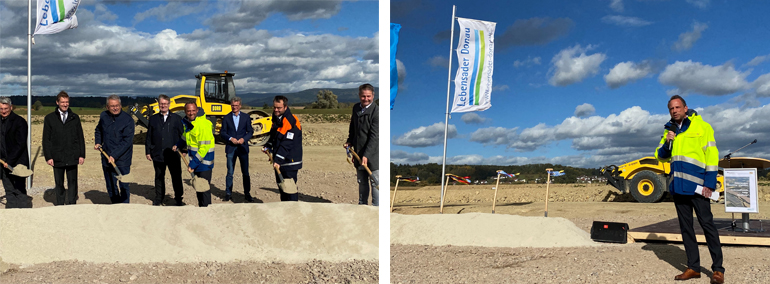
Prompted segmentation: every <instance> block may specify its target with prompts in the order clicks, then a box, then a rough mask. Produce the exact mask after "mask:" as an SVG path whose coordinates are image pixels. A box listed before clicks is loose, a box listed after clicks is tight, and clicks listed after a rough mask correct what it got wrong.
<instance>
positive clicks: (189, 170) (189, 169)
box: [187, 167, 195, 173]
mask: <svg viewBox="0 0 770 284" xmlns="http://www.w3.org/2000/svg"><path fill="white" fill-rule="evenodd" d="M187 171H188V172H190V173H192V172H194V171H195V170H193V169H192V168H191V167H187Z"/></svg>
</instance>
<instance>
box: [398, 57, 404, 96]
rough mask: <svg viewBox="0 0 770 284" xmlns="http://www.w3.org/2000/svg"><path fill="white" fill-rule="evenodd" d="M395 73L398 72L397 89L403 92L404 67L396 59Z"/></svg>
mask: <svg viewBox="0 0 770 284" xmlns="http://www.w3.org/2000/svg"><path fill="white" fill-rule="evenodd" d="M396 71H397V72H398V89H399V90H405V89H406V88H405V87H406V86H404V79H406V66H404V63H403V62H401V60H398V59H396Z"/></svg>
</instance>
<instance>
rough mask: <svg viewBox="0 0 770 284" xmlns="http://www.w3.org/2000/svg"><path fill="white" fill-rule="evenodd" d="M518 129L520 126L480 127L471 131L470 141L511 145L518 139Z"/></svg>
mask: <svg viewBox="0 0 770 284" xmlns="http://www.w3.org/2000/svg"><path fill="white" fill-rule="evenodd" d="M516 130H518V128H513V129H508V128H505V127H487V128H479V129H477V130H476V131H474V132H473V133H471V138H470V141H473V142H478V143H481V144H484V145H509V144H511V143H512V142H513V141H514V140H515V139H516Z"/></svg>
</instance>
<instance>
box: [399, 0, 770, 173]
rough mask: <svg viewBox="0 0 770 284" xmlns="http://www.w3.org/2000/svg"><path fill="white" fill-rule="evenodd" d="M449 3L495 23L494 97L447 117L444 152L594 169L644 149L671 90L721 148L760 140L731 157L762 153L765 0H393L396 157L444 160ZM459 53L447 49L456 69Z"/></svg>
mask: <svg viewBox="0 0 770 284" xmlns="http://www.w3.org/2000/svg"><path fill="white" fill-rule="evenodd" d="M452 4H455V5H457V16H458V17H464V18H472V19H479V20H485V21H492V22H496V23H497V27H496V31H495V62H494V64H495V67H494V76H493V81H494V82H493V85H494V91H493V92H492V107H491V108H490V109H488V110H486V111H483V112H473V113H454V114H453V115H452V118H451V119H450V120H449V125H450V134H451V135H450V137H453V138H451V139H449V143H448V149H447V159H448V161H449V163H452V164H505V165H508V164H529V163H559V164H563V165H569V166H579V167H599V166H604V165H609V164H621V163H623V162H627V161H631V160H634V159H637V158H640V157H643V156H649V155H651V154H652V153H653V150H654V148H655V147H656V146H657V144H658V141H659V139H660V137H661V134H662V132H663V130H662V129H663V128H662V126H663V124H664V123H665V122H666V121H668V120H669V119H670V117H669V116H668V113H667V109H666V102H667V101H668V98H669V97H670V96H671V95H673V94H681V95H683V96H684V97H685V99H686V101H687V104H688V106H689V107H690V108H695V109H696V110H699V112H700V113H701V115H702V116H703V117H704V119H705V120H706V121H708V122H710V123H711V124H712V126H713V128H714V129H715V131H716V140H717V145H718V148H719V149H720V152H721V154H722V155H724V154H727V153H729V151H730V150H736V149H737V148H740V147H741V146H743V145H745V144H747V143H749V142H750V141H752V140H753V139H758V140H759V142H758V143H757V144H756V145H753V146H751V147H748V148H746V149H745V150H742V151H741V154H739V155H737V156H747V155H753V156H758V157H763V158H770V151H769V150H768V147H767V146H768V145H770V141H768V140H767V137H770V136H768V134H769V133H770V123H768V122H767V120H768V119H767V118H768V117H770V107H767V104H768V103H769V102H770V99H769V97H770V49H768V47H767V46H768V40H767V39H768V38H770V21H767V20H766V17H765V15H767V14H768V13H770V6H768V5H766V3H764V2H762V1H740V3H738V2H736V1H709V0H686V1H685V0H671V1H636V0H633V1H632V0H606V1H597V0H592V1H452V2H451V3H450V2H446V1H431V0H421V1H391V22H393V23H398V24H401V25H402V29H401V33H400V37H399V45H398V55H397V56H396V57H397V59H398V60H399V61H400V63H399V64H400V65H401V66H400V67H403V68H401V69H400V70H399V77H400V80H401V82H400V86H401V89H400V91H399V94H398V98H397V100H396V104H395V107H394V109H393V110H392V111H391V119H392V121H391V139H392V140H391V142H392V144H391V160H392V161H393V162H395V163H410V164H415V163H427V162H438V163H441V155H442V147H443V144H442V143H443V122H444V113H445V108H446V87H447V81H446V80H447V68H446V66H447V63H448V60H447V56H448V54H449V29H450V26H449V23H450V18H451V15H452ZM458 27H459V26H458V25H457V24H456V23H455V29H457V28H458ZM456 43H457V34H455V41H454V45H455V46H454V47H452V48H453V49H454V48H456ZM456 62H457V58H456V56H455V55H454V53H453V66H452V68H453V69H452V76H454V74H455V70H456V68H457V65H456ZM452 88H453V89H452V92H454V84H452Z"/></svg>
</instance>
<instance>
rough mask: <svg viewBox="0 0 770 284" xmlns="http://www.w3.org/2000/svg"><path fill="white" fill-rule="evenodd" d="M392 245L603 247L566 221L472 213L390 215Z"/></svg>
mask: <svg viewBox="0 0 770 284" xmlns="http://www.w3.org/2000/svg"><path fill="white" fill-rule="evenodd" d="M390 242H391V243H392V244H404V245H434V246H443V245H453V246H482V247H579V246H595V245H599V244H597V243H595V242H594V241H592V240H591V238H590V236H589V235H588V233H586V232H585V231H583V230H581V229H580V228H578V227H577V226H575V224H573V223H572V222H571V221H569V220H567V219H564V218H553V217H550V218H545V217H523V216H517V215H502V214H486V213H468V214H446V215H439V214H431V215H401V214H391V215H390Z"/></svg>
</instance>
